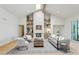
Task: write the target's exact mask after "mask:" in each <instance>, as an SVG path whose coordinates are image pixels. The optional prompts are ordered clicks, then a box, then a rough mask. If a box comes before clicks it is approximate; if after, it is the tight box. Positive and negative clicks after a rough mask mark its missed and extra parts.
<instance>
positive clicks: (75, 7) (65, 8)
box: [0, 4, 79, 18]
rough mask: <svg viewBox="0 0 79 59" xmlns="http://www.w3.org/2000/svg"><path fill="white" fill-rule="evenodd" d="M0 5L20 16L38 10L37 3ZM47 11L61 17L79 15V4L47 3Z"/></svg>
mask: <svg viewBox="0 0 79 59" xmlns="http://www.w3.org/2000/svg"><path fill="white" fill-rule="evenodd" d="M0 7H1V8H3V9H5V10H7V11H8V12H10V13H12V14H14V15H15V16H17V17H18V18H22V17H24V16H25V15H27V14H29V13H31V12H33V11H35V10H36V5H35V4H1V5H0ZM46 11H47V12H48V13H50V14H52V15H55V16H57V17H60V18H68V17H72V16H76V15H79V4H47V5H46Z"/></svg>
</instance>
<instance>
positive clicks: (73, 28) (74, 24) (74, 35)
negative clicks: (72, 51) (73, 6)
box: [71, 21, 79, 40]
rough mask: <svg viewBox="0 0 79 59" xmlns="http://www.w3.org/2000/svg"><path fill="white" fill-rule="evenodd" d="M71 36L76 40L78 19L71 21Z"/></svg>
mask: <svg viewBox="0 0 79 59" xmlns="http://www.w3.org/2000/svg"><path fill="white" fill-rule="evenodd" d="M71 30H72V32H71V36H72V39H73V40H78V34H79V33H78V30H79V29H78V21H72V29H71Z"/></svg>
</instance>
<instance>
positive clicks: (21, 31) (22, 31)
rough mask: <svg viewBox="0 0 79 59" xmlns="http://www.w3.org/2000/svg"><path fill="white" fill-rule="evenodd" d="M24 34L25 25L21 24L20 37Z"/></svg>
mask: <svg viewBox="0 0 79 59" xmlns="http://www.w3.org/2000/svg"><path fill="white" fill-rule="evenodd" d="M23 36H24V25H19V37H23Z"/></svg>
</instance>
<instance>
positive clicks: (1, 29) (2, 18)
mask: <svg viewBox="0 0 79 59" xmlns="http://www.w3.org/2000/svg"><path fill="white" fill-rule="evenodd" d="M17 36H18V19H17V18H16V17H15V16H13V15H12V14H10V13H9V12H7V11H6V10H4V9H2V8H0V43H2V42H3V43H4V42H6V41H8V40H12V39H13V38H16V37H17Z"/></svg>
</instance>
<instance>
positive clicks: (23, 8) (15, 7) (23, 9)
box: [0, 4, 36, 18]
mask: <svg viewBox="0 0 79 59" xmlns="http://www.w3.org/2000/svg"><path fill="white" fill-rule="evenodd" d="M0 7H2V8H3V9H5V10H7V11H8V12H10V13H12V14H13V15H15V16H17V17H18V18H23V17H25V15H27V14H29V13H31V12H33V11H34V10H35V8H36V7H35V4H1V5H0Z"/></svg>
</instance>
